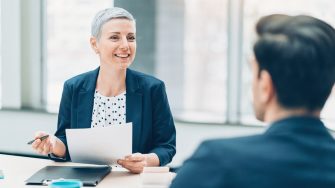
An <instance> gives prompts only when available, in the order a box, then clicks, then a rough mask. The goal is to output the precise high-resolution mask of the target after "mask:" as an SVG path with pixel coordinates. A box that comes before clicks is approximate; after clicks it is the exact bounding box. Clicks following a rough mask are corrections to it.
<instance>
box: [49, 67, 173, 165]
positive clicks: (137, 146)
mask: <svg viewBox="0 0 335 188" xmlns="http://www.w3.org/2000/svg"><path fill="white" fill-rule="evenodd" d="M98 74H99V68H97V69H96V70H93V71H90V72H87V73H84V74H81V75H78V76H75V77H73V78H71V79H69V80H67V81H66V82H65V83H64V89H63V94H62V99H61V103H60V109H59V115H58V129H57V131H56V133H55V135H56V136H57V137H58V138H59V139H61V140H62V141H63V142H64V143H65V145H66V147H67V143H66V135H65V129H76V128H90V127H91V119H92V110H93V100H94V92H95V88H96V82H97V77H98ZM126 122H132V123H133V148H132V151H133V153H135V152H140V153H151V152H153V153H156V154H157V156H158V157H159V161H160V165H165V164H167V163H169V162H170V161H171V160H172V158H173V156H174V155H175V153H176V130H175V126H174V122H173V118H172V114H171V111H170V107H169V103H168V99H167V96H166V92H165V86H164V83H163V82H162V81H160V80H158V79H156V78H154V77H152V76H148V75H145V74H143V73H139V72H136V71H133V70H130V69H127V75H126ZM121 147H122V146H121ZM67 151H68V149H67ZM87 152H90V151H87ZM66 160H70V156H69V153H68V152H67V154H66Z"/></svg>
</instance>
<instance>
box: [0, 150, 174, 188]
mask: <svg viewBox="0 0 335 188" xmlns="http://www.w3.org/2000/svg"><path fill="white" fill-rule="evenodd" d="M48 165H54V166H80V165H84V164H80V163H72V162H65V163H64V162H54V161H51V160H48V159H38V158H30V157H21V156H14V155H4V154H0V170H2V171H3V174H4V179H0V187H4V188H21V187H29V188H37V187H38V188H43V187H45V186H36V185H26V184H25V182H24V181H25V180H26V179H28V178H29V177H30V176H31V175H33V174H34V173H35V172H37V171H38V170H39V169H41V168H43V167H45V166H48ZM85 165H86V166H87V164H85ZM166 175H167V176H172V175H173V174H172V173H167V174H166ZM141 184H142V181H141V177H140V175H139V174H132V173H130V172H128V171H127V170H125V169H123V168H118V167H113V168H112V172H111V173H109V174H108V175H107V176H106V177H105V178H104V179H103V180H102V181H101V182H100V183H99V184H98V186H96V187H97V188H107V187H108V188H118V187H120V188H121V187H122V188H124V187H127V188H141V187H142V185H141Z"/></svg>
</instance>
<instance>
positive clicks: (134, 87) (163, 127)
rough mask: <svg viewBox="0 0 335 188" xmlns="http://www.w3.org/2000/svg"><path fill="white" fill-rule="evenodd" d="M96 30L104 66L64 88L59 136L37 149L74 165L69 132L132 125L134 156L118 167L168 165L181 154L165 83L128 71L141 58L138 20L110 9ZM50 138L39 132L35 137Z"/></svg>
mask: <svg viewBox="0 0 335 188" xmlns="http://www.w3.org/2000/svg"><path fill="white" fill-rule="evenodd" d="M91 29H92V30H91V32H92V33H91V34H92V36H91V38H90V43H91V46H92V49H93V50H94V51H95V53H96V54H98V55H99V59H100V67H99V68H97V69H96V70H93V71H90V72H87V73H84V74H81V75H78V76H75V77H73V78H71V79H69V80H67V81H66V82H65V83H64V89H63V94H62V99H61V103H60V110H59V115H58V128H57V131H56V133H55V136H51V135H50V136H49V137H48V138H47V139H45V140H43V141H41V140H40V139H37V140H36V141H35V142H34V143H33V144H32V147H33V148H34V149H35V150H37V151H38V152H39V153H41V154H50V155H49V156H50V157H51V158H52V159H57V158H62V159H64V160H71V159H70V157H69V152H68V148H67V143H66V135H65V129H71V128H94V127H104V126H115V124H123V123H126V122H132V123H133V148H132V150H133V153H134V154H132V155H129V156H125V158H124V159H120V160H118V163H119V164H120V165H122V166H123V167H124V168H127V169H128V170H129V171H131V172H133V173H140V172H142V170H143V167H145V166H162V165H166V164H167V163H169V162H170V161H171V160H172V158H173V156H174V155H175V152H176V148H175V145H176V131H175V126H174V122H173V118H172V114H171V111H170V107H169V104H168V100H167V96H166V92H165V86H164V83H163V82H162V81H160V80H158V79H156V78H154V77H152V76H148V75H145V74H143V73H139V72H136V71H133V70H131V69H128V66H129V65H131V63H132V62H133V60H134V58H135V54H136V39H135V37H136V27H135V20H134V18H133V16H132V15H131V14H130V13H129V12H127V11H126V10H124V9H122V8H117V7H114V8H109V9H105V10H102V11H100V12H98V13H97V15H96V16H95V18H94V20H93V22H92V28H91ZM46 134H47V133H44V132H37V133H36V134H35V138H40V137H41V136H43V135H46ZM121 147H122V146H121ZM88 152H89V151H88Z"/></svg>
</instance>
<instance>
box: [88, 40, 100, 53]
mask: <svg viewBox="0 0 335 188" xmlns="http://www.w3.org/2000/svg"><path fill="white" fill-rule="evenodd" d="M90 43H91V48H92V49H93V50H94V52H95V53H96V54H99V48H98V42H97V38H95V37H91V38H90Z"/></svg>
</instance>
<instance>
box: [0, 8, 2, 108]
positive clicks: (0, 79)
mask: <svg viewBox="0 0 335 188" xmlns="http://www.w3.org/2000/svg"><path fill="white" fill-rule="evenodd" d="M1 19H2V18H1V3H0V41H2V39H1V37H2V32H1V31H2V28H1V27H2V23H1ZM1 46H2V45H0V109H1V108H2V49H1Z"/></svg>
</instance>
